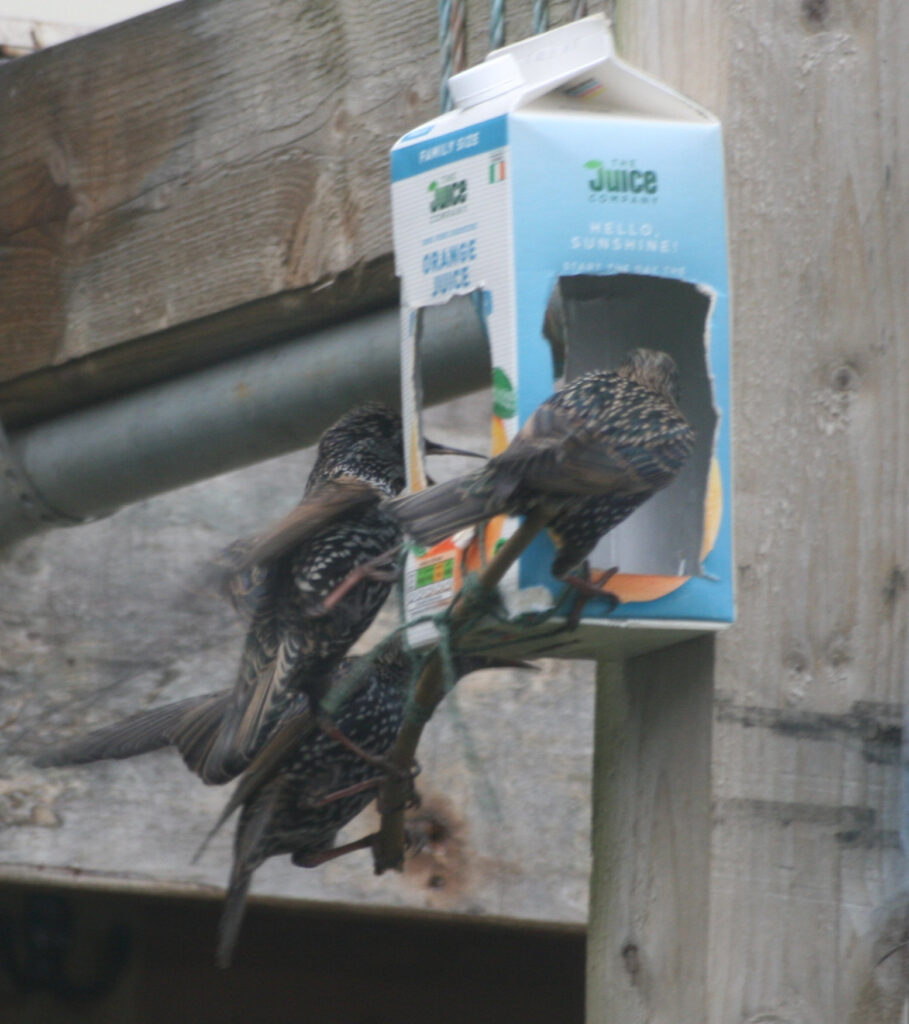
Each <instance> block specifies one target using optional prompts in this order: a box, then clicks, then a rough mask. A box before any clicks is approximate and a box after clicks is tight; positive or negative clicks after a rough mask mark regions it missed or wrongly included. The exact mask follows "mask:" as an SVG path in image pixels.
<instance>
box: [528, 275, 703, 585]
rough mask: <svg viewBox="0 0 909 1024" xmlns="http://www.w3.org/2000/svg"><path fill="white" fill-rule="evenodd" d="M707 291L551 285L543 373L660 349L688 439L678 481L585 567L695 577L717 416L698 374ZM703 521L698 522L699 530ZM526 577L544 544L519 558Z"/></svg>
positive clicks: (565, 280)
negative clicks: (673, 378)
mask: <svg viewBox="0 0 909 1024" xmlns="http://www.w3.org/2000/svg"><path fill="white" fill-rule="evenodd" d="M712 304H713V298H712V295H711V294H710V291H709V289H706V288H704V287H702V286H699V285H696V284H692V283H690V282H687V281H681V280H678V279H675V278H663V277H651V276H648V275H642V274H609V275H594V274H580V275H573V276H566V277H561V278H559V279H558V281H557V283H556V285H555V287H554V288H553V291H552V293H551V296H550V300H549V303H548V305H547V310H546V318H545V321H544V324H543V325H542V331H541V334H542V335H543V336H544V337H545V339H546V341H548V342H549V344H550V347H551V349H552V362H553V373H554V375H555V376H556V377H559V376H561V375H562V374H564V378H565V380H572V379H573V378H575V377H577V376H579V375H580V374H583V373H586V372H587V371H589V370H602V369H615V368H617V367H618V366H619V365H620V364H621V363H622V361H623V360H624V358H625V356H626V354H627V353H628V351H629V349H632V348H635V347H639V348H654V349H660V350H662V351H664V352H667V353H668V354H669V355H671V356H672V358H673V359H674V360H675V362H676V365H677V366H678V369H679V390H680V395H681V397H680V401H679V405H680V407H681V410H682V412H683V413H684V415H685V417H686V419H687V420H688V422H689V423H690V424H691V427H692V429H693V430H694V432H695V435H696V441H695V447H694V450H693V452H692V454H691V455H690V456H689V458H688V460H687V462H686V464H685V466H684V467H683V468H682V470H681V472H680V473H679V475H678V477H676V479H675V480H674V481H673V482H672V483H671V484H670V485H669V486H668V487H666V488H664V489H663V490H662V491H658V492H657V493H656V494H655V495H654V496H653V497H652V498H650V499H649V500H648V501H646V502H645V503H644V504H643V505H642V506H641V507H640V508H639V509H637V510H636V511H635V512H633V513H632V514H631V516H629V518H628V519H626V520H625V522H623V523H621V524H620V525H619V526H617V527H616V528H615V529H614V530H611V531H610V532H609V533H608V534H607V535H606V536H605V537H604V538H603V539H602V540H601V541H600V543H599V544H598V545H597V547H596V548H595V549H594V551H593V554H592V555H591V558H590V564H591V568H593V569H603V570H605V569H608V568H610V567H612V566H618V567H619V570H620V572H621V573H622V574H630V575H641V576H665V577H669V576H679V577H690V576H697V575H700V573H701V559H702V557H703V553H704V546H705V530H707V531H709V530H710V529H712V526H711V524H709V523H707V519H708V518H709V517H707V516H706V514H705V509H706V504H707V495H708V481H709V477H710V468H711V462H712V458H713V449H714V438H715V435H716V427H717V419H718V417H717V412H716V408H715V405H714V400H713V393H712V387H711V382H710V377H709V374H708V371H707V337H706V332H707V325H708V323H709V319H710V312H711V307H712ZM705 523H706V524H707V525H706V526H705ZM528 556H529V557H528V561H527V563H526V568H525V573H522V577H523V576H524V575H525V574H526V576H527V577H528V578H530V577H533V576H537V575H539V573H540V565H539V563H540V561H541V560H545V562H546V564H548V562H549V561H551V558H552V546H551V544H550V543H549V542H548V541H546V542H542V541H541V542H538V544H537V545H535V550H534V551H533V552H529V553H528Z"/></svg>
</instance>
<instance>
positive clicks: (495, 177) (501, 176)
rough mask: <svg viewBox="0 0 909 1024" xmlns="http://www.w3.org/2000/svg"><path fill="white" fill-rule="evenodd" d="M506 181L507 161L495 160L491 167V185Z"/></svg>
mask: <svg viewBox="0 0 909 1024" xmlns="http://www.w3.org/2000/svg"><path fill="white" fill-rule="evenodd" d="M504 180H505V161H504V160H494V161H493V162H492V163H491V164H490V165H489V184H490V185H494V184H495V183H496V182H497V181H504Z"/></svg>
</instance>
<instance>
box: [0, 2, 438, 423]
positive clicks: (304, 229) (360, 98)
mask: <svg viewBox="0 0 909 1024" xmlns="http://www.w3.org/2000/svg"><path fill="white" fill-rule="evenodd" d="M437 65H438V44H437V41H436V23H435V12H434V10H433V6H432V5H431V4H400V3H393V2H390V0H376V2H371V3H369V4H363V3H359V2H355V0H342V2H335V0H332V2H326V0H320V2H312V0H306V2H303V0H239V2H236V3H231V4H227V5H225V4H221V3H218V2H216V0H187V2H185V3H181V4H175V5H172V6H170V7H167V8H163V9H161V10H159V11H155V12H152V13H150V14H148V15H145V16H143V17H141V18H137V19H134V20H132V21H129V22H125V23H123V24H120V25H116V26H113V27H112V28H110V29H107V30H105V31H102V32H98V33H94V34H92V35H88V36H84V37H82V38H80V39H76V40H74V41H72V42H69V43H67V44H65V45H62V46H59V47H55V48H52V49H50V50H47V51H44V52H42V53H38V54H35V55H33V56H29V57H27V58H23V59H21V60H17V61H12V62H10V63H8V64H6V65H4V66H2V67H0V106H2V107H3V108H4V122H5V124H7V125H13V126H15V125H18V126H20V128H19V130H7V131H4V132H3V133H2V136H0V181H2V182H3V187H2V188H0V309H2V311H3V316H2V317H0V382H2V384H0V414H2V415H3V417H4V419H5V420H6V422H7V423H8V424H10V425H15V424H16V423H20V422H23V421H25V420H27V419H29V418H34V416H35V415H36V414H41V415H45V414H47V412H54V411H58V410H59V409H60V408H61V407H63V406H66V405H68V404H72V403H74V402H80V401H89V400H92V399H95V398H97V397H99V396H101V395H104V394H110V393H113V392H116V391H119V390H122V389H124V388H127V387H130V386H134V385H136V384H140V383H148V382H149V381H151V380H157V379H161V378H162V377H164V376H168V375H170V374H173V373H175V372H182V371H183V370H184V369H188V368H195V367H198V366H199V365H201V364H204V363H205V362H208V361H211V360H213V359H216V358H221V357H223V356H224V355H227V354H230V353H232V352H236V351H238V350H241V349H247V348H250V347H253V346H256V345H259V344H262V343H263V342H266V341H269V340H272V339H274V338H279V337H286V336H288V335H291V334H295V333H300V332H302V331H305V330H307V329H311V328H313V327H316V326H318V325H320V324H323V323H326V322H330V321H332V320H337V319H340V318H344V317H347V316H350V315H353V314H355V313H358V312H363V311H365V310H369V309H374V308H376V307H377V306H379V305H382V304H388V303H392V302H394V301H395V298H396V294H397V291H396V282H395V278H394V272H393V265H392V259H391V256H390V251H391V235H390V226H389V204H388V184H387V182H388V172H387V163H388V149H389V146H390V145H391V143H392V141H393V140H394V139H395V138H396V137H397V136H398V135H399V134H401V133H402V132H404V131H406V130H407V129H408V128H409V127H412V126H413V125H414V124H416V123H418V122H419V121H421V120H423V119H425V118H426V117H428V116H431V115H432V113H434V111H435V109H436V103H437V99H436V96H437V73H436V68H437Z"/></svg>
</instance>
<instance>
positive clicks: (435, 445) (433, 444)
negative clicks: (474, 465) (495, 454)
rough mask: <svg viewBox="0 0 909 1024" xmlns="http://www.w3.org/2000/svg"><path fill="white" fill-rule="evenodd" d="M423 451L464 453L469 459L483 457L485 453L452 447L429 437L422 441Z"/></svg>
mask: <svg viewBox="0 0 909 1024" xmlns="http://www.w3.org/2000/svg"><path fill="white" fill-rule="evenodd" d="M423 451H424V452H425V453H426V454H427V455H466V456H467V457H468V458H471V459H485V458H486V456H485V455H481V454H480V453H479V452H470V451H468V450H467V449H466V448H452V447H451V445H448V444H439V442H438V441H430V440H429V438H426V440H425V441H424V442H423Z"/></svg>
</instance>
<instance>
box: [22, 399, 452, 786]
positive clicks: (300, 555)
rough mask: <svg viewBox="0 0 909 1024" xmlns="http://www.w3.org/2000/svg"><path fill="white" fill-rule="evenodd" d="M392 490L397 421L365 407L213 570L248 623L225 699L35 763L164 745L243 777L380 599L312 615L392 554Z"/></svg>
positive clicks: (215, 778) (113, 732)
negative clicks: (255, 532)
mask: <svg viewBox="0 0 909 1024" xmlns="http://www.w3.org/2000/svg"><path fill="white" fill-rule="evenodd" d="M435 447H436V448H439V447H440V446H435ZM403 486H404V455H403V441H402V430H401V418H400V416H399V415H398V414H397V413H396V412H392V411H391V410H389V409H386V408H384V407H383V406H379V405H376V404H368V405H364V406H362V407H360V408H358V409H356V410H354V411H352V412H350V413H348V414H347V415H345V416H344V417H342V418H341V419H340V420H339V421H338V422H337V423H336V424H335V425H334V426H332V427H331V428H329V429H328V430H327V431H326V432H325V433H324V434H323V436H322V439H321V441H320V443H319V447H318V454H317V458H316V462H315V465H314V467H313V470H312V472H311V474H310V476H309V479H308V481H307V484H306V490H305V493H304V497H303V500H302V501H301V503H300V505H298V506H297V508H295V509H294V510H293V511H292V512H291V513H290V515H289V516H287V517H286V518H285V519H284V520H283V521H282V522H280V523H279V524H278V525H277V526H276V527H275V528H274V529H272V530H271V531H269V532H268V533H267V534H265V535H263V536H262V537H260V538H257V539H254V540H251V541H241V542H237V543H236V544H234V545H233V546H232V547H231V548H230V549H229V550H228V553H227V555H226V556H225V559H224V562H223V564H222V565H221V567H220V568H221V572H222V575H223V576H224V577H225V580H226V582H227V586H226V587H225V589H226V590H227V591H228V592H229V595H230V597H231V600H232V601H233V603H234V605H235V606H236V607H237V608H238V609H239V610H240V611H241V612H243V613H244V615H245V617H246V618H247V619H248V620H249V629H248V632H247V636H246V642H245V645H244V649H243V653H242V655H241V658H240V665H239V671H238V674H237V679H236V682H235V684H234V686H233V689H232V690H230V691H227V692H225V693H217V694H209V695H206V696H204V697H198V698H190V699H189V700H185V701H180V702H178V703H176V704H172V705H169V706H168V707H164V708H160V709H156V710H153V711H150V712H146V713H141V714H139V715H134V716H133V717H131V718H128V719H126V720H125V721H124V722H121V723H118V724H116V725H113V726H110V727H109V728H107V729H102V730H98V731H96V732H94V733H92V734H90V735H88V736H86V737H84V738H83V739H81V740H76V741H74V742H72V743H69V744H67V745H65V746H63V747H62V748H58V749H57V750H54V751H50V752H48V753H47V754H45V755H43V756H42V757H41V758H39V762H40V763H43V764H73V763H82V762H86V761H92V760H98V759H100V758H107V757H131V756H133V755H135V754H139V753H143V752H145V751H147V750H152V749H155V748H157V747H161V746H166V745H169V744H172V745H174V746H176V747H177V748H178V749H179V751H180V753H181V754H182V756H183V758H184V760H185V761H186V763H187V765H188V766H189V767H190V768H191V769H192V770H193V771H194V772H196V773H197V774H198V775H199V776H200V777H201V778H202V779H203V780H204V781H205V782H208V783H221V782H226V781H228V780H229V779H231V778H233V777H235V776H236V775H238V774H239V773H240V772H242V771H243V770H244V769H245V767H246V766H247V765H248V764H249V762H250V760H251V759H252V758H253V757H254V756H255V755H256V753H257V752H258V751H259V750H260V749H261V747H262V745H263V743H264V742H265V741H266V740H267V738H268V736H269V735H270V733H271V731H272V729H273V728H274V725H275V724H276V723H277V722H278V720H280V719H281V717H282V715H283V714H284V711H285V710H286V707H287V706H289V705H290V704H291V703H293V702H294V701H295V700H296V699H297V697H298V695H299V694H301V693H303V694H306V695H307V696H309V697H311V698H315V699H318V697H319V696H320V694H321V692H322V691H323V689H324V687H325V686H326V685H327V684H328V680H329V679H330V677H331V673H332V671H333V670H334V668H335V667H336V666H337V665H338V663H339V662H340V661H341V659H342V658H343V657H344V655H345V654H346V653H347V651H348V650H349V648H350V647H351V645H352V644H353V643H355V642H356V640H357V639H358V638H359V637H360V636H361V635H362V633H363V632H364V631H365V630H366V629H367V628H368V627H369V625H370V624H371V623H372V621H373V619H374V618H375V616H376V614H377V613H378V611H379V609H380V608H381V606H382V604H383V603H384V601H385V599H386V597H387V596H388V593H389V590H390V588H391V585H392V581H391V577H390V575H389V574H388V573H387V572H385V573H381V572H377V573H375V574H367V575H366V576H365V577H364V578H363V579H362V580H361V581H359V582H358V583H357V584H356V585H355V586H354V587H352V588H351V589H350V590H349V591H348V592H347V593H346V594H345V596H344V598H343V600H341V601H339V602H338V603H337V604H336V605H335V606H333V607H332V608H331V609H329V610H326V609H325V607H324V604H323V602H324V601H325V599H326V597H328V595H329V594H331V593H332V592H333V591H334V589H335V588H336V587H338V585H339V584H341V583H342V582H344V581H345V580H346V579H347V578H348V577H349V575H350V573H351V572H352V571H353V570H354V569H356V568H357V567H358V566H359V565H361V564H362V563H363V562H365V561H369V560H374V561H375V560H378V561H379V562H381V560H382V556H383V555H385V554H386V553H387V552H389V551H390V550H391V549H393V548H394V547H395V546H396V545H397V544H399V543H400V540H401V532H400V528H399V527H398V525H397V522H396V521H395V519H394V518H392V517H391V516H390V515H388V513H387V512H385V511H384V510H382V509H381V508H380V507H379V503H380V501H381V500H382V499H383V498H387V497H390V496H393V495H395V494H397V493H399V492H400V490H401V488H402V487H403ZM222 582H224V581H222Z"/></svg>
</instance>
